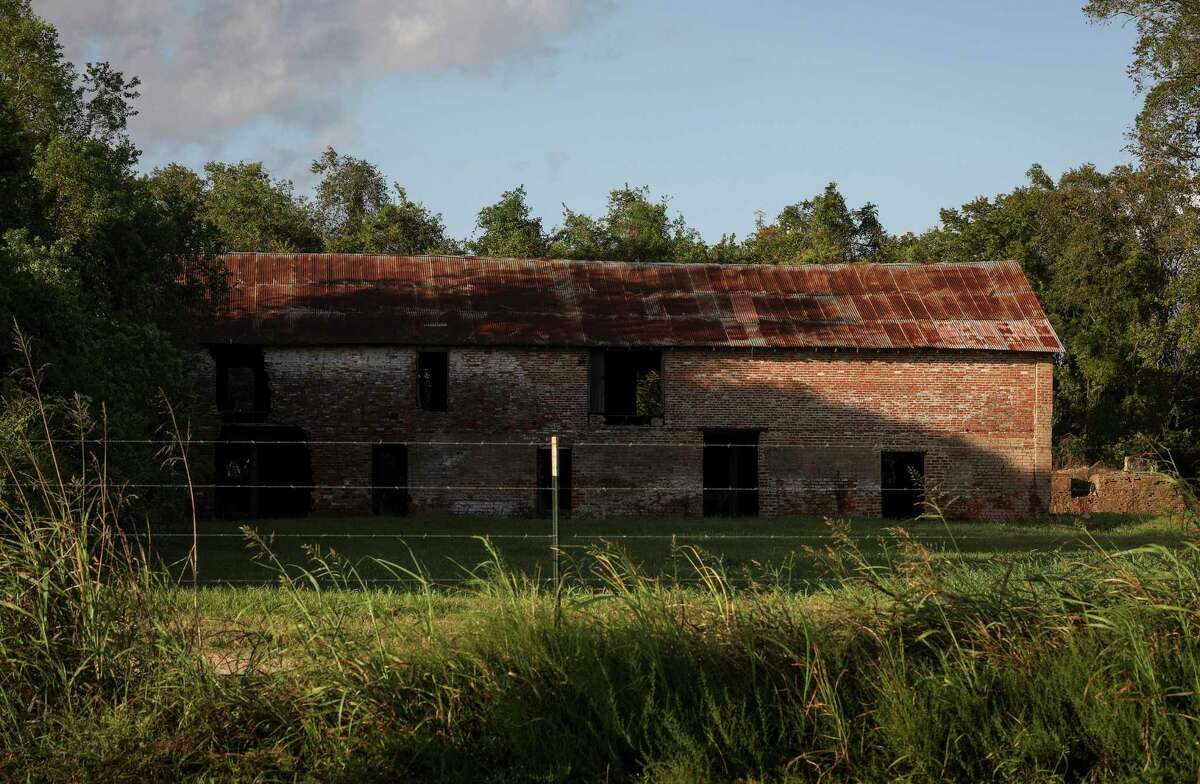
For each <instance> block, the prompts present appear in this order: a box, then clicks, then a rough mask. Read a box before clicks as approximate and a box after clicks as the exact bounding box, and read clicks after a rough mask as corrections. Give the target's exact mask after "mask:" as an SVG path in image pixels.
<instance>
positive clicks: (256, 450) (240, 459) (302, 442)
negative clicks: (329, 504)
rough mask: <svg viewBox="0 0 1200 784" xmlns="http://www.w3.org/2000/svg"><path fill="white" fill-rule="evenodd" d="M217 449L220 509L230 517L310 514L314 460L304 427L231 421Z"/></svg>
mask: <svg viewBox="0 0 1200 784" xmlns="http://www.w3.org/2000/svg"><path fill="white" fill-rule="evenodd" d="M215 446H216V448H215V450H214V452H215V457H216V483H217V488H216V498H215V510H214V511H215V512H216V514H217V516H218V517H222V518H226V519H239V518H248V519H252V520H253V519H258V518H263V517H306V516H307V515H308V510H309V504H310V501H311V499H312V458H311V455H310V454H309V450H308V439H307V437H306V436H305V434H304V431H303V430H302V429H300V428H298V427H291V426H286V425H226V426H225V427H222V428H221V437H220V440H218V442H217V443H216V445H215Z"/></svg>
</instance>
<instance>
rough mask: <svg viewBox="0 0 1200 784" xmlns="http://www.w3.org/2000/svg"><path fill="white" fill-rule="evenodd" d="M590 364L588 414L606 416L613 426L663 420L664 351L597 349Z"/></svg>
mask: <svg viewBox="0 0 1200 784" xmlns="http://www.w3.org/2000/svg"><path fill="white" fill-rule="evenodd" d="M589 361H590V365H589V373H590V384H589V387H590V389H589V395H588V398H589V405H588V408H589V413H592V414H603V415H604V421H605V423H606V424H610V425H648V424H651V423H652V422H653V421H654V420H656V419H661V418H662V416H663V383H662V372H663V370H662V368H663V362H662V351H660V350H658V349H616V348H609V349H596V350H593V351H592V353H591V356H590V358H589Z"/></svg>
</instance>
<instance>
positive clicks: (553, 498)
mask: <svg viewBox="0 0 1200 784" xmlns="http://www.w3.org/2000/svg"><path fill="white" fill-rule="evenodd" d="M550 539H551V543H550V547H551V548H552V549H553V553H552V555H553V558H554V561H553V562H554V572H553V576H554V590H555V591H556V592H557V591H558V589H559V587H560V586H559V582H558V436H550Z"/></svg>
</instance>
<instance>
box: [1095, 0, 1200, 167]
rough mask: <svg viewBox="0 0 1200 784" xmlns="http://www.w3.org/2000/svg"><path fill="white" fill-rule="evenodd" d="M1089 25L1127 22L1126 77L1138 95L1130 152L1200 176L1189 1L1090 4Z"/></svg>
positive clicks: (1199, 107) (1195, 23)
mask: <svg viewBox="0 0 1200 784" xmlns="http://www.w3.org/2000/svg"><path fill="white" fill-rule="evenodd" d="M1084 13H1086V14H1087V15H1088V16H1089V17H1090V18H1091V19H1093V20H1095V21H1110V20H1113V19H1117V18H1125V19H1130V20H1133V22H1134V23H1135V24H1136V26H1137V43H1136V44H1135V45H1134V49H1133V62H1132V63H1131V64H1130V66H1129V75H1130V77H1131V78H1132V79H1133V81H1134V85H1135V86H1136V88H1137V90H1138V92H1139V93H1141V94H1143V95H1144V102H1143V104H1142V110H1141V112H1139V113H1138V116H1137V119H1136V121H1135V124H1134V130H1133V133H1132V137H1133V145H1132V147H1133V149H1134V151H1135V152H1137V154H1138V155H1139V156H1140V157H1141V158H1142V160H1143V161H1144V162H1146V163H1150V164H1160V163H1166V164H1171V165H1183V166H1185V167H1188V168H1190V169H1191V170H1192V171H1193V172H1200V6H1198V5H1197V4H1196V3H1195V2H1191V0H1090V1H1089V2H1088V4H1087V5H1086V6H1084Z"/></svg>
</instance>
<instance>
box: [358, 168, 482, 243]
mask: <svg viewBox="0 0 1200 784" xmlns="http://www.w3.org/2000/svg"><path fill="white" fill-rule="evenodd" d="M393 187H394V188H395V191H396V199H395V201H388V202H387V203H385V204H383V205H382V206H381V207H380V208H379V209H378V210H376V211H375V212H373V213H371V214H370V215H369V216H368V217H367V219H366V221H365V222H364V223H363V226H362V228H360V229H359V231H358V232H357V233H356V234H353V235H350V236H349V237H346V238H344V239H343V240H342V241H341V243H340V244H339V245H337V246H335V247H336V249H338V250H345V251H350V252H355V253H399V254H403V255H414V254H425V253H434V254H454V253H461V252H462V249H461V248H460V247H459V246H458V244H457V243H455V242H454V240H452V239H450V238H449V237H447V236H446V226H445V224H443V223H442V216H441V215H440V214H438V213H433V212H430V211H429V210H428V209H426V207H425V205H424V204H422V203H421V202H418V201H412V200H411V199H409V198H408V193H407V192H406V191H405V190H404V188H402V187H400V185H399V183H397V184H395V185H394V186H393Z"/></svg>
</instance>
